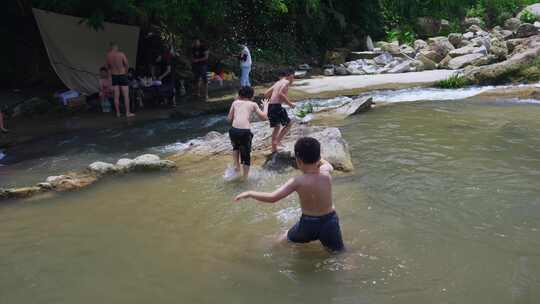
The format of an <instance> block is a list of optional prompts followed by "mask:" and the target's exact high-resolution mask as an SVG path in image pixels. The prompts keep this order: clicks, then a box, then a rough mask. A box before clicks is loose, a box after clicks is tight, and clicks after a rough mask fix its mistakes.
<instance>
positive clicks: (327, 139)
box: [172, 122, 354, 172]
mask: <svg viewBox="0 0 540 304" xmlns="http://www.w3.org/2000/svg"><path fill="white" fill-rule="evenodd" d="M251 132H252V133H253V135H254V137H253V142H252V147H253V152H252V156H254V158H255V157H257V156H264V155H269V154H270V148H271V145H270V142H271V136H272V129H270V128H268V123H265V122H256V123H253V124H252V125H251ZM304 136H311V137H314V138H316V139H317V140H319V141H320V143H321V147H322V151H321V154H322V157H323V158H325V159H326V160H328V161H329V162H330V163H331V164H332V165H333V166H334V168H336V170H340V171H345V172H348V171H351V170H353V168H354V167H353V164H352V161H351V155H350V152H349V146H348V144H347V142H346V141H345V140H344V139H343V137H342V135H341V132H340V131H339V129H338V128H329V127H318V126H308V125H304V124H293V126H292V127H291V130H290V132H289V134H288V135H287V136H286V137H285V138H284V139H283V141H282V145H283V147H284V149H283V152H282V153H286V154H287V153H288V154H289V155H290V157H292V156H293V155H294V153H293V151H294V144H295V142H296V141H297V140H298V139H299V138H301V137H304ZM231 151H232V147H231V143H230V140H229V136H228V134H227V133H224V134H221V135H220V136H219V137H217V138H214V139H212V140H204V138H199V139H197V140H193V141H192V143H191V144H190V145H189V147H188V148H187V149H186V150H184V151H181V152H179V153H177V154H176V155H174V156H172V158H173V159H178V160H180V159H182V158H183V157H185V156H188V159H189V160H190V161H193V159H194V158H193V157H195V159H204V158H207V157H214V156H216V155H222V156H228V155H230V153H231ZM289 160H290V159H289ZM290 163H293V162H290Z"/></svg>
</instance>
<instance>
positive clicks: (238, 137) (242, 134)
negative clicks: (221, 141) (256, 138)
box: [229, 128, 253, 166]
mask: <svg viewBox="0 0 540 304" xmlns="http://www.w3.org/2000/svg"><path fill="white" fill-rule="evenodd" d="M229 138H230V139H231V144H232V146H233V150H234V151H240V163H241V164H242V165H246V166H251V140H252V139H253V133H251V130H249V129H237V128H231V129H230V130H229Z"/></svg>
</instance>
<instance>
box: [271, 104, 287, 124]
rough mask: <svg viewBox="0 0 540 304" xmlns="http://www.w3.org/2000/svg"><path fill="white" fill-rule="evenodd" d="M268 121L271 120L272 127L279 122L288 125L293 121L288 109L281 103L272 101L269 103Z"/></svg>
mask: <svg viewBox="0 0 540 304" xmlns="http://www.w3.org/2000/svg"><path fill="white" fill-rule="evenodd" d="M268 121H270V128H275V127H277V126H279V124H281V125H282V126H284V127H286V126H288V125H289V124H290V123H291V120H290V119H289V115H287V111H286V110H285V109H284V108H283V107H282V106H281V104H280V103H271V104H269V105H268Z"/></svg>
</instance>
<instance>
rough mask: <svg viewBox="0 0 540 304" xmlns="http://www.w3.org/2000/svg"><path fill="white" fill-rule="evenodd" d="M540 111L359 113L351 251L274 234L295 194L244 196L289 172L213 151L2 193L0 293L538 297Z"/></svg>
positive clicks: (177, 297)
mask: <svg viewBox="0 0 540 304" xmlns="http://www.w3.org/2000/svg"><path fill="white" fill-rule="evenodd" d="M539 116H540V107H538V106H537V105H534V104H518V105H512V106H508V105H505V104H499V103H493V102H490V103H487V102H461V101H455V102H451V103H442V102H420V103H409V104H399V105H395V106H391V107H381V108H379V109H377V110H376V111H372V112H370V113H367V114H364V115H360V116H357V117H354V118H352V119H349V120H347V121H346V122H345V125H344V126H343V127H342V130H343V134H344V136H345V137H346V139H347V141H348V142H349V144H350V147H351V150H352V155H353V161H354V163H355V166H356V168H357V170H356V171H355V173H354V174H351V175H338V176H336V177H335V179H334V197H335V204H336V207H337V209H338V212H339V214H340V219H341V223H342V229H343V235H344V240H345V242H346V245H347V248H348V250H347V252H345V253H344V254H341V255H329V254H328V253H326V252H325V251H324V250H322V248H321V246H320V245H319V244H317V243H313V244H309V245H306V246H284V245H282V244H279V243H277V242H276V240H277V238H278V237H279V236H280V234H282V233H283V232H285V231H286V230H287V229H288V228H289V227H290V226H292V225H293V224H294V223H295V221H296V220H297V218H298V216H299V210H298V201H297V197H296V196H291V197H289V198H287V199H285V200H284V201H282V202H280V203H277V204H258V203H255V202H252V201H244V202H241V203H233V202H232V197H233V196H234V195H235V194H237V193H239V192H241V191H244V190H247V189H254V188H258V189H262V190H272V189H274V188H275V187H276V186H277V185H279V184H281V183H283V182H285V181H286V180H287V179H288V178H289V177H290V176H291V175H293V174H295V173H294V172H291V171H287V172H286V173H284V174H277V173H269V172H265V171H262V170H260V169H258V170H255V171H254V173H255V174H254V177H253V178H251V179H250V180H249V181H248V182H247V183H239V182H227V181H224V179H223V172H224V171H225V169H226V164H224V163H221V162H219V163H213V162H212V161H211V160H209V161H207V162H204V163H197V164H193V165H191V166H188V167H183V168H181V169H180V170H179V171H178V172H175V173H166V174H155V175H150V176H147V175H145V176H141V175H131V176H126V177H123V178H122V179H112V178H111V179H107V180H104V181H103V182H100V183H98V184H97V185H95V186H92V187H91V188H89V189H85V190H83V191H81V192H77V193H68V194H65V195H61V196H57V197H51V198H47V199H43V200H36V201H28V202H18V203H8V204H4V205H0V303H57V302H65V303H133V302H144V303H170V302H179V301H180V302H186V303H215V302H225V303H260V302H261V303H307V302H313V303H415V304H417V303H494V304H498V303H501V304H502V303H505V304H506V303H531V304H532V303H538V301H539V300H540V291H539V290H540V289H539V288H538V287H540V286H539V284H540V282H539V279H538V278H539V275H540V258H539V257H540V238H539V233H540V199H539V198H540V190H539V188H538V185H539V184H540V158H539V157H538V155H540V120H539V119H538V117H539ZM170 143H174V141H171V142H169V143H163V144H159V146H166V145H168V144H170Z"/></svg>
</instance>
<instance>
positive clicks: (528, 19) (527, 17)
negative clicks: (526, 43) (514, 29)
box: [519, 10, 536, 23]
mask: <svg viewBox="0 0 540 304" xmlns="http://www.w3.org/2000/svg"><path fill="white" fill-rule="evenodd" d="M519 19H520V20H521V21H522V22H525V23H534V22H535V21H536V16H535V15H534V14H533V13H531V12H530V11H529V10H525V11H523V14H521V17H519Z"/></svg>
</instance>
